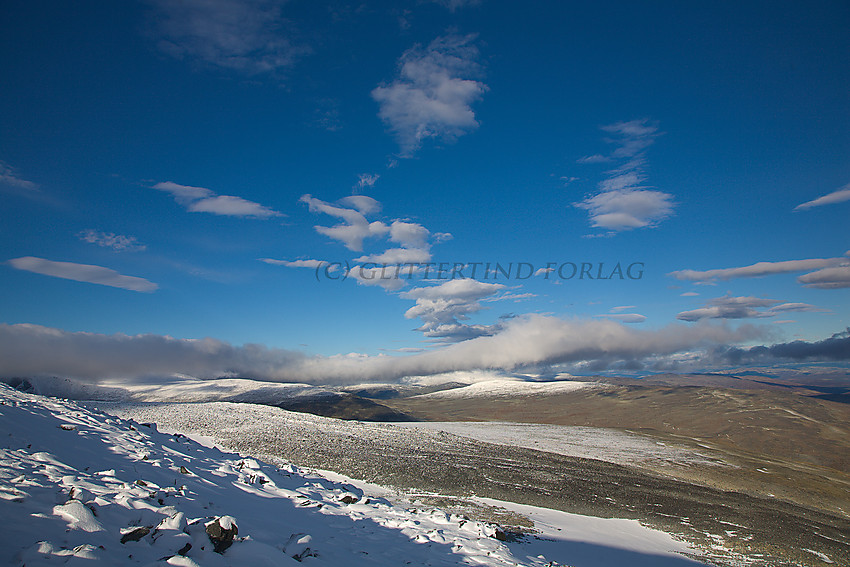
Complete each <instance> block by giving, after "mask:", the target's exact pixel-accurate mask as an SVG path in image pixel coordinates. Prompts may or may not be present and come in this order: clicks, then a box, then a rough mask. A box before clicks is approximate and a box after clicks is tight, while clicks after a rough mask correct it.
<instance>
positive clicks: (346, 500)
mask: <svg viewBox="0 0 850 567" xmlns="http://www.w3.org/2000/svg"><path fill="white" fill-rule="evenodd" d="M358 500H360V499H359V498H357V497H356V496H354V495H353V494H346V495H344V496H343V497H342V498H340V499H339V501H340V502H342V503H343V504H355V503H356V502H357V501H358Z"/></svg>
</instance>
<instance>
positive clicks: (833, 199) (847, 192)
mask: <svg viewBox="0 0 850 567" xmlns="http://www.w3.org/2000/svg"><path fill="white" fill-rule="evenodd" d="M844 201H850V183H848V184H847V185H845V186H844V187H842V188H841V189H838V190H836V191H833V192H832V193H827V194H826V195H823V196H821V197H818V198H817V199H813V200H811V201H806V202H805V203H800V204H799V205H797V206H796V207H794V210H795V211H802V210H805V209H811V208H812V207H822V206H824V205H834V204H836V203H843V202H844Z"/></svg>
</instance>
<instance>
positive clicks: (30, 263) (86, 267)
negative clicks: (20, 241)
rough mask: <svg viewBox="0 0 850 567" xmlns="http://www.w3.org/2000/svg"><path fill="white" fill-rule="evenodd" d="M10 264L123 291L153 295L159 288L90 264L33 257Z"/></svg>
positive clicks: (153, 284)
mask: <svg viewBox="0 0 850 567" xmlns="http://www.w3.org/2000/svg"><path fill="white" fill-rule="evenodd" d="M8 264H9V265H10V266H12V267H13V268H15V269H17V270H24V271H27V272H33V273H36V274H42V275H45V276H52V277H54V278H62V279H66V280H74V281H77V282H87V283H93V284H99V285H106V286H110V287H118V288H121V289H128V290H130V291H140V292H144V293H152V292H154V291H156V290H157V289H158V288H159V286H158V285H157V284H155V283H153V282H150V281H148V280H146V279H144V278H139V277H136V276H125V275H123V274H119V273H118V272H116V271H115V270H111V269H109V268H104V267H102V266H93V265H90V264H75V263H73V262H54V261H53V260H45V259H44V258H35V257H33V256H24V257H22V258H14V259H12V260H9V261H8Z"/></svg>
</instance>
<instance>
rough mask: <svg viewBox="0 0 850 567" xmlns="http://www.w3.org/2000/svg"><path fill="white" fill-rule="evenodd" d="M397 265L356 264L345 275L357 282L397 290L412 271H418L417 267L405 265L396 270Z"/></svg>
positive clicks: (405, 282) (403, 284) (405, 281)
mask: <svg viewBox="0 0 850 567" xmlns="http://www.w3.org/2000/svg"><path fill="white" fill-rule="evenodd" d="M397 268H398V267H397V266H392V265H386V266H383V265H382V266H364V265H358V266H354V267H352V268H351V269H350V270H348V273H347V274H346V275H347V276H350V277H351V278H353V279H354V280H355V281H356V282H357V283H358V284H360V285H366V286H377V287H381V288H383V289H384V290H386V291H398V290H400V289H401V288H403V287H405V286H406V285H407V279H408V278H409V277H410V275H411V270H412V273H414V274H415V273H418V272H419V270H418V269H417V268H410V267H405V268H404V269H403V270H401V271H397Z"/></svg>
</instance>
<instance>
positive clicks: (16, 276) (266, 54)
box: [0, 0, 850, 376]
mask: <svg viewBox="0 0 850 567" xmlns="http://www.w3.org/2000/svg"><path fill="white" fill-rule="evenodd" d="M848 24H850V5H848V4H847V3H846V2H841V1H835V2H808V3H805V4H803V3H799V2H773V1H771V2H766V1H765V2H742V3H741V2H739V3H731V2H720V3H702V4H697V3H691V2H642V3H636V2H601V3H592V4H588V3H572V2H536V3H531V4H525V5H521V4H518V3H516V2H498V1H494V0H481V1H469V0H435V1H425V0H419V1H407V2H405V1H401V2H362V3H346V2H329V3H318V2H308V1H303V0H291V1H288V2H278V1H276V0H250V1H241V2H240V1H237V0H209V1H202V0H179V1H177V0H174V1H168V0H149V1H139V2H132V1H128V2H102V1H85V0H83V1H79V2H55V1H52V2H47V1H45V2H42V1H32V0H29V1H26V2H24V1H6V2H3V4H2V7H0V69H2V77H3V79H2V88H0V219H2V222H0V262H2V263H3V265H2V266H0V274H2V279H0V286H2V294H0V323H3V324H5V326H4V331H3V332H4V333H10V336H13V337H18V336H19V335H20V333H21V332H23V331H22V329H25V330H26V332H33V333H35V332H36V331H35V330H33V329H36V330H38V332H39V333H42V334H44V333H48V334H49V333H54V334H58V335H61V336H64V337H77V338H79V337H80V336H82V335H73V334H72V333H79V332H85V333H91V334H94V335H90V336H96V337H101V338H103V339H104V340H106V339H107V338H108V337H104V335H114V334H116V333H124V334H127V335H142V334H144V335H150V336H152V337H153V336H156V337H160V338H163V337H165V336H169V337H176V338H178V339H182V338H187V339H193V338H194V339H199V338H203V337H213V338H215V339H217V340H219V341H225V342H226V343H230V344H232V345H243V344H246V343H257V344H262V345H266V346H267V347H269V349H290V350H292V351H300V352H303V353H307V354H308V355H312V354H318V355H324V356H331V355H337V354H346V357H344V358H348V359H350V358H356V359H362V360H366V357H372V358H374V357H376V356H379V355H381V354H395V355H396V357H395V358H398V357H401V356H402V355H399V354H398V352H399V350H398V349H401V352H402V353H405V354H404V356H405V358H407V359H409V360H408V361H407V362H405V364H410V365H411V366H410V368H407V367H406V369H405V370H404V372H413V371H420V370H421V371H422V372H426V373H427V372H430V371H436V370H447V369H456V370H464V369H472V368H479V367H490V368H502V369H515V368H519V367H522V366H523V365H529V364H531V365H536V364H550V363H553V364H557V363H570V364H574V365H577V366H573V367H572V368H573V369H576V368H579V369H580V368H582V367H584V368H587V367H591V366H592V365H593V364H598V365H599V367H611V368H617V367H618V365H620V367H623V365H625V366H628V367H630V368H632V367H645V368H651V367H653V365H655V367H658V368H661V367H664V366H665V365H675V364H677V363H684V361H702V362H700V364H702V363H706V364H707V362H706V360H707V359H705V352H707V351H705V350H704V349H705V348H716V347H717V346H718V345H721V346H723V347H724V348H725V347H726V346H728V345H742V344H743V345H746V344H767V343H770V342H781V341H790V340H794V339H802V340H807V341H817V340H820V339H824V338H826V337H829V336H830V335H832V334H833V333H836V332H840V331H842V330H843V329H845V328H846V327H848V326H850V318H848V311H850V309H848V307H850V296H848V293H850V291H849V290H850V259H848V255H847V253H848V249H850V239H848V234H850V231H848V218H850V64H848V62H850V39H848V34H847V32H846V30H847V29H848ZM352 196H356V197H353V198H352ZM429 262H431V263H434V264H435V266H434V268H435V269H436V268H439V264H440V263H445V264H446V266H448V267H449V268H450V267H451V266H453V265H454V264H462V265H463V266H464V268H463V270H461V271H460V272H459V273H458V272H455V275H456V276H457V275H463V276H464V279H460V278H457V277H456V278H455V279H451V271H450V270H449V271H447V272H445V273H442V274H441V273H439V271H436V270H435V269H430V270H429V271H428V272H426V271H425V270H426V269H429V267H428V266H427V264H428V263H429ZM329 263H330V264H329ZM337 263H338V264H339V266H337V265H336V264H337ZM477 263H480V267H479V268H477V270H478V271H477V272H476V274H475V277H474V278H472V277H470V276H471V269H472V268H473V267H474V266H475V265H477ZM487 263H490V264H491V270H493V269H494V268H495V264H496V263H500V264H501V265H502V268H503V272H501V273H498V272H496V273H494V272H492V271H491V272H486V271H485V270H486V264H487ZM519 263H523V268H522V269H523V270H527V272H528V274H529V277H525V275H526V274H525V273H520V275H519V277H517V273H516V270H517V269H518V265H519ZM582 263H585V264H588V266H585V270H584V276H582ZM618 263H620V268H619V271H618V269H617V264H618ZM383 264H387V265H389V266H391V269H390V273H392V270H393V269H394V268H392V267H393V266H401V267H402V269H403V271H402V272H400V273H403V274H406V276H405V277H395V276H394V275H393V276H392V277H387V271H386V270H385V271H384V273H383V275H384V277H383V278H382V277H381V274H380V272H375V271H373V270H370V269H369V268H372V267H373V266H381V265H383ZM508 264H511V265H512V266H513V267H512V268H511V276H510V277H505V274H504V272H505V271H506V269H507V265H508ZM600 264H601V266H600ZM573 265H574V266H575V268H573ZM630 265H634V267H633V272H632V276H633V277H629V276H628V274H627V273H626V270H627V267H628V266H630ZM638 268H641V271H640V276H639V277H637V274H638ZM574 269H575V276H570V273H571V272H572V271H573V270H574ZM559 270H560V273H559ZM620 273H622V274H623V277H622V278H621V277H620V275H619V274H620ZM333 278H339V279H333ZM603 278H607V279H603ZM22 324H30V325H37V326H39V327H26V326H22ZM544 328H545V329H547V331H546V333H548V334H547V339H551V340H552V341H553V344H551V345H545V346H541V347H540V351H541V352H532V351H534V348H530V349H529V348H526V349H525V350H524V351H522V352H517V353H516V355H515V356H514V355H512V354H511V355H508V354H506V353H505V352H504V348H503V347H502V346H496V345H500V344H501V343H499V341H507V340H508V339H511V341H512V342H511V344H517V345H525V344H526V343H525V342H523V341H525V340H528V341H530V343H529V344H531V345H537V344H538V341H536V340H535V339H534V337H536V336H538V334H540V333H542V332H543V331H542V329H544ZM86 336H89V335H86ZM668 336H676V337H679V338H680V339H681V341H680V342H681V344H679V342H676V341H673V342H675V344H672V343H671V342H670V341H668V340H666V339H665V338H664V337H668ZM512 337H518V339H517V341H513V338H512ZM576 337H580V338H583V339H587V340H590V339H591V338H593V339H594V340H596V342H595V343H594V344H595V345H601V344H603V343H604V344H608V342H610V347H607V346H606V347H605V348H602V350H601V351H600V352H601V354H600V353H595V354H594V353H587V352H585V351H584V350H582V348H578V347H577V346H576V340H577V339H576ZM113 338H114V337H113ZM10 340H11V339H10ZM22 340H23V339H22ZM26 340H30V339H26ZM32 340H35V339H32ZM128 340H129V339H128ZM163 340H165V339H163ZM631 341H636V343H640V346H635V344H636V343H634V344H633V342H631ZM178 342H179V341H178ZM579 342H580V341H579ZM193 344H194V343H193ZM217 344H219V343H217ZM221 344H224V343H221ZM258 348H259V347H258ZM420 349H424V350H425V351H427V352H425V354H427V355H428V356H431V354H430V353H439V352H443V351H445V354H446V357H447V358H452V357H454V358H453V360H454V359H456V360H455V362H453V363H452V364H451V365H450V366H447V367H442V366H439V365H436V366H435V365H433V364H431V363H429V362H427V360H429V359H427V357H425V354H422V353H420V354H418V355H413V354H410V353H412V352H414V351H417V350H420ZM493 349H496V350H497V351H498V354H500V355H504V356H502V357H501V358H500V357H499V356H494V354H495V353H494V351H493ZM517 350H518V351H520V350H522V349H521V348H520V347H519V346H518V347H517ZM579 351H581V352H579ZM264 352H266V351H264ZM275 352H277V351H275ZM347 353H360V354H358V355H356V356H355V355H353V354H351V355H349V354H347ZM473 353H474V354H473ZM581 353H584V354H581ZM700 353H702V354H700ZM296 354H298V356H302V355H301V354H299V353H296ZM246 356H247V355H246ZM433 356H434V357H436V356H437V355H436V354H434V355H433ZM337 358H339V357H336V358H333V357H332V358H331V359H327V360H337ZM311 360H326V359H311ZM416 361H421V362H416ZM372 362H374V360H373V361H372ZM372 362H370V364H371V363H372ZM378 362H379V363H382V362H381V361H380V360H379V361H378ZM269 364H270V365H271V366H275V365H281V364H284V365H285V363H283V362H280V361H277V362H273V363H269ZM694 364H697V363H694ZM582 365H584V366H582ZM588 365H590V366H588ZM180 368H182V367H181V366H180V364H177V363H175V366H174V371H179V370H180ZM246 368H253V367H252V366H250V365H248V366H246ZM411 369H412V370H411ZM107 373H108V372H107ZM398 373H403V372H402V371H399V372H396V374H398ZM268 374H269V375H271V374H274V372H271V373H268ZM385 374H386V375H387V376H390V375H393V372H390V371H386V372H385Z"/></svg>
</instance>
